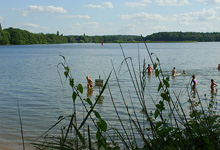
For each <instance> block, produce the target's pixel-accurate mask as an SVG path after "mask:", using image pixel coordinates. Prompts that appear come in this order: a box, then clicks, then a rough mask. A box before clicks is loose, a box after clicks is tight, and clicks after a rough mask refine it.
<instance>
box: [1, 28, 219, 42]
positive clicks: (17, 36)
mask: <svg viewBox="0 0 220 150" xmlns="http://www.w3.org/2000/svg"><path fill="white" fill-rule="evenodd" d="M144 40H145V41H147V42H172V41H176V42H180V41H198V42H219V41H220V33H219V32H213V33H199V32H159V33H154V34H152V35H149V36H146V37H144ZM101 42H104V43H119V42H121V43H125V42H127V43H135V42H143V40H142V38H141V36H136V35H104V36H88V35H85V34H84V35H68V36H63V35H62V34H61V35H60V34H59V32H58V31H57V33H56V34H43V33H38V34H37V33H30V32H29V31H26V30H21V29H17V28H7V29H4V30H3V29H2V27H1V24H0V45H25V44H61V43H101Z"/></svg>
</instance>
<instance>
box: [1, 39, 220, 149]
mask: <svg viewBox="0 0 220 150" xmlns="http://www.w3.org/2000/svg"><path fill="white" fill-rule="evenodd" d="M121 45H122V48H123V50H124V53H125V55H126V57H132V62H133V64H134V67H135V72H136V73H138V72H139V65H138V63H139V60H138V56H139V55H140V62H141V63H140V64H141V66H142V64H143V60H145V62H146V64H148V63H149V64H151V65H152V63H151V61H150V59H149V56H148V53H147V51H146V48H145V46H144V44H142V43H139V44H133V43H132V44H127V43H126V44H121ZM147 46H148V48H149V51H150V52H151V53H154V54H156V55H157V57H158V58H159V60H160V63H161V67H162V69H163V73H164V74H165V76H170V75H171V70H172V68H173V67H176V69H177V71H178V72H179V73H182V71H183V70H186V72H187V74H186V75H182V74H181V75H179V76H176V77H175V78H173V77H171V76H170V89H171V91H173V92H175V93H177V94H179V95H180V96H182V97H183V100H182V101H181V102H182V104H183V106H185V108H188V107H187V99H188V98H187V90H186V85H189V83H190V81H191V78H192V77H191V76H192V75H193V74H195V75H196V78H197V81H198V83H199V84H198V86H197V90H198V92H199V93H200V98H204V94H206V95H207V98H208V99H210V97H211V94H210V79H212V78H213V79H214V80H215V82H216V83H217V84H218V85H220V71H219V70H218V69H217V67H218V64H220V59H219V58H220V43H218V42H213V43H211V42H210V43H148V44H147ZM60 55H63V56H65V58H66V61H67V63H68V65H69V68H70V70H71V73H72V76H73V78H74V80H75V84H79V83H81V84H82V85H83V87H84V93H83V95H82V97H83V98H86V97H87V96H88V97H90V98H91V100H92V101H93V102H94V101H95V97H96V96H97V95H98V94H99V88H98V87H94V88H93V93H92V94H90V93H87V88H86V87H87V81H86V76H87V75H89V76H90V78H91V79H92V80H93V81H95V79H98V78H99V77H100V78H101V79H104V81H105V80H106V78H107V76H108V75H109V73H110V72H111V70H112V68H113V65H112V62H113V64H114V67H115V68H116V73H117V76H118V78H119V81H120V84H121V87H122V89H123V92H124V93H125V95H124V96H125V98H126V102H127V104H128V105H129V106H130V104H131V102H130V101H131V100H130V98H131V99H134V101H133V103H134V106H135V109H136V110H137V111H140V110H141V106H140V104H139V102H138V101H135V98H136V96H135V91H134V90H133V87H132V84H131V79H130V78H129V74H128V69H127V68H126V64H125V63H122V62H123V59H124V58H123V54H122V51H121V48H120V45H119V44H107V43H106V44H104V46H101V44H57V45H19V46H0V60H1V62H0V149H22V144H21V143H22V140H21V131H20V120H19V115H18V104H19V108H20V114H21V119H22V125H23V132H24V137H25V143H26V149H32V147H31V145H30V144H29V143H30V140H34V139H36V138H37V137H39V136H40V135H41V134H43V133H44V132H45V131H46V130H47V129H49V128H50V127H51V126H52V125H53V124H55V123H56V122H57V120H58V117H59V116H67V115H70V114H71V113H72V111H73V105H72V99H71V97H72V94H71V92H72V91H71V88H70V86H69V85H68V82H67V81H66V80H65V78H64V75H63V71H64V70H63V68H62V66H58V64H59V63H60V62H63V59H62V57H61V56H60ZM153 58H154V60H155V57H154V56H153ZM127 60H128V62H129V63H130V59H127ZM59 73H60V74H61V78H60V76H59ZM61 81H62V84H61ZM158 84H159V82H158V79H157V78H156V77H155V75H154V74H152V75H150V76H147V79H146V91H145V99H146V103H147V106H148V109H149V110H154V106H153V104H152V102H151V98H150V96H152V97H153V98H154V99H155V100H157V99H158V93H157V88H158ZM109 86H110V89H111V92H112V94H113V98H114V100H115V103H116V106H117V108H118V111H119V113H120V115H121V116H122V119H124V120H126V119H127V115H126V111H125V107H124V104H123V100H122V98H121V96H120V92H119V88H118V84H117V80H116V78H115V75H114V73H112V75H111V77H110V80H109ZM217 89H218V87H217ZM128 90H129V92H130V95H131V96H130V95H129V93H128ZM217 99H219V96H218V95H217ZM95 109H96V110H97V111H99V112H100V114H102V117H103V118H104V119H105V120H106V121H109V122H110V123H111V124H112V125H113V126H115V127H119V128H120V124H119V123H118V120H117V118H116V115H115V110H114V108H113V105H112V101H111V99H110V96H109V91H108V90H106V91H105V92H104V94H103V99H102V100H101V101H100V102H99V103H98V104H97V106H96V107H95ZM77 110H78V111H79V115H78V116H80V117H81V118H82V117H83V115H85V114H84V111H85V110H84V109H83V107H82V105H80V100H78V99H77ZM186 111H189V110H187V109H186ZM58 130H60V127H57V128H56V129H54V130H52V131H51V132H52V133H54V134H55V135H56V134H59V132H58Z"/></svg>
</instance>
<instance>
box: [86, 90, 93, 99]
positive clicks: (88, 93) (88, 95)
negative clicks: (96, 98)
mask: <svg viewBox="0 0 220 150" xmlns="http://www.w3.org/2000/svg"><path fill="white" fill-rule="evenodd" d="M92 95H93V88H87V97H88V98H91V97H92Z"/></svg>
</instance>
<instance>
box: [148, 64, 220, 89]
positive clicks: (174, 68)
mask: <svg viewBox="0 0 220 150" xmlns="http://www.w3.org/2000/svg"><path fill="white" fill-rule="evenodd" d="M218 69H219V70H220V64H218ZM152 70H153V68H152V67H151V66H150V64H148V67H147V68H146V70H145V72H147V73H148V74H151V73H152ZM171 74H172V76H176V75H177V74H178V72H177V70H176V67H173V70H172V73H171ZM183 74H187V73H186V70H183ZM197 84H198V82H197V80H196V76H195V75H192V80H191V82H190V85H191V87H192V90H194V91H195V89H196V85H197ZM216 86H217V84H216V83H215V81H214V79H211V85H210V89H211V92H212V93H213V92H215V87H216Z"/></svg>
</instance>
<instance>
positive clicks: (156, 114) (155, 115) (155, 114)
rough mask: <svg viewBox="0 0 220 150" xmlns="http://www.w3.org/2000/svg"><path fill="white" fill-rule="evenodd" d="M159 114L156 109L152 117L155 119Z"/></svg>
mask: <svg viewBox="0 0 220 150" xmlns="http://www.w3.org/2000/svg"><path fill="white" fill-rule="evenodd" d="M159 114H160V112H159V110H158V109H156V110H155V112H154V118H155V119H156V118H157V117H158V115H159Z"/></svg>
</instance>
